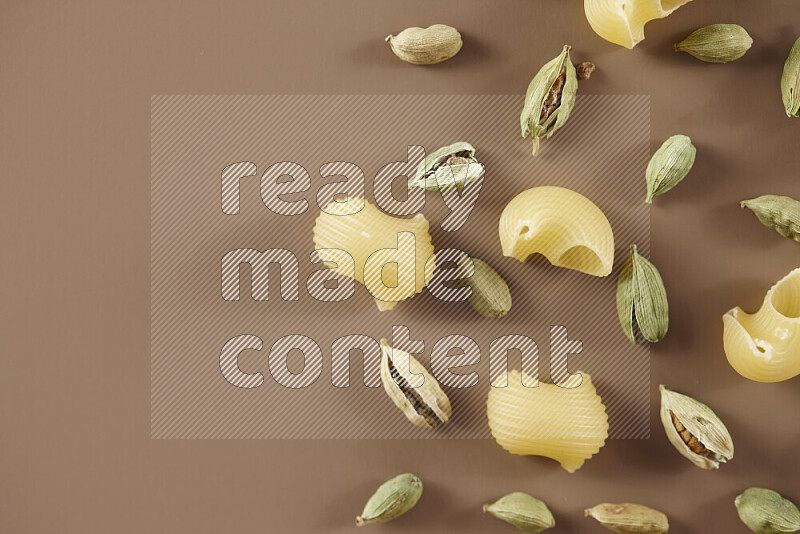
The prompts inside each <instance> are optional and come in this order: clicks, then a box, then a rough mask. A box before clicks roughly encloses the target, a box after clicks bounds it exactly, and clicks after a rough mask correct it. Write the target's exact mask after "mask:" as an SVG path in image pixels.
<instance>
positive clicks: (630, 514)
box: [584, 502, 669, 534]
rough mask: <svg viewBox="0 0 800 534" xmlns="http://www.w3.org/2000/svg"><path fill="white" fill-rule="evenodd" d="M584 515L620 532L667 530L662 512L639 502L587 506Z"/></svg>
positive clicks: (639, 533) (637, 533)
mask: <svg viewBox="0 0 800 534" xmlns="http://www.w3.org/2000/svg"><path fill="white" fill-rule="evenodd" d="M584 515H585V516H586V517H593V518H594V519H596V520H597V522H598V523H600V524H601V525H603V526H604V527H606V528H607V529H608V530H612V531H614V532H618V533H620V534H663V533H665V532H667V531H668V530H669V520H668V519H667V516H666V515H664V513H663V512H659V511H658V510H654V509H653V508H648V507H647V506H643V505H641V504H632V503H628V502H624V503H620V504H613V503H603V504H598V505H597V506H595V507H593V508H588V509H587V510H585V511H584Z"/></svg>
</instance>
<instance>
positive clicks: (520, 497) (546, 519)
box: [483, 491, 556, 532]
mask: <svg viewBox="0 0 800 534" xmlns="http://www.w3.org/2000/svg"><path fill="white" fill-rule="evenodd" d="M483 511H484V512H486V513H489V514H491V515H493V516H495V517H496V518H497V519H500V520H503V521H505V522H506V523H509V524H511V525H514V526H515V527H517V528H518V529H519V530H521V531H522V532H541V531H543V530H547V529H548V528H552V527H554V526H555V524H556V520H555V518H554V517H553V514H552V513H550V510H549V509H548V508H547V505H546V504H545V503H543V502H542V501H540V500H539V499H537V498H535V497H531V496H530V495H528V494H527V493H522V492H519V491H517V492H514V493H509V494H508V495H506V496H505V497H501V498H500V499H499V500H498V501H497V502H495V503H492V504H487V505H484V507H483Z"/></svg>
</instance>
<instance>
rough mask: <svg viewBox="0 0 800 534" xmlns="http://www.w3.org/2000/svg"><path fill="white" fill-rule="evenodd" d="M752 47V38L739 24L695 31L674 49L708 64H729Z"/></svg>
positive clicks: (716, 25)
mask: <svg viewBox="0 0 800 534" xmlns="http://www.w3.org/2000/svg"><path fill="white" fill-rule="evenodd" d="M751 46H753V39H752V37H750V34H748V33H747V30H745V29H744V28H742V27H741V26H739V25H738V24H712V25H710V26H705V27H704V28H700V29H699V30H695V31H693V32H692V33H690V34H689V35H688V36H686V37H685V38H684V39H683V40H682V41H679V42H677V43H675V44H674V45H672V48H673V49H674V50H675V51H676V52H686V53H687V54H689V55H692V56H694V57H696V58H697V59H699V60H702V61H706V62H708V63H727V62H729V61H734V60H736V59H739V58H740V57H742V56H743V55H745V53H746V52H747V51H748V50H750V47H751Z"/></svg>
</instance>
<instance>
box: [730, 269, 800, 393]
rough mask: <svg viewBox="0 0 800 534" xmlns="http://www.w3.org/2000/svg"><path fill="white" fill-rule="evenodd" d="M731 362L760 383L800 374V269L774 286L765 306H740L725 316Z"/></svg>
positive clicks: (734, 366)
mask: <svg viewBox="0 0 800 534" xmlns="http://www.w3.org/2000/svg"><path fill="white" fill-rule="evenodd" d="M722 322H723V325H724V334H723V342H724V346H725V355H726V356H727V357H728V362H730V364H731V365H732V366H733V368H734V369H736V372H738V373H739V374H740V375H742V376H744V377H745V378H749V379H750V380H755V381H757V382H781V381H783V380H788V379H790V378H793V377H795V376H797V375H799V374H800V268H798V269H795V270H793V271H792V272H790V273H789V274H788V275H787V276H786V277H784V278H783V280H781V281H780V282H778V283H777V284H775V285H774V286H772V289H770V290H769V291H768V292H767V295H766V297H764V302H763V304H762V305H761V309H759V310H758V312H756V313H754V314H749V313H745V312H744V311H742V309H741V308H739V307H738V306H737V307H736V308H734V309H732V310H731V311H729V312H728V313H726V314H725V315H723V316H722Z"/></svg>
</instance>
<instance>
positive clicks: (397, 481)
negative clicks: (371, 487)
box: [356, 473, 422, 527]
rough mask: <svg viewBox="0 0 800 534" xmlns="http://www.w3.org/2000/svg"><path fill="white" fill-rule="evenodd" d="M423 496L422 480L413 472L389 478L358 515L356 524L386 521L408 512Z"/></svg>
mask: <svg viewBox="0 0 800 534" xmlns="http://www.w3.org/2000/svg"><path fill="white" fill-rule="evenodd" d="M421 496H422V481H421V480H420V479H419V478H417V477H416V476H415V475H413V474H411V473H404V474H402V475H397V476H396V477H394V478H392V479H390V480H387V481H386V482H384V483H383V484H381V486H380V487H379V488H378V490H377V491H376V492H375V494H374V495H372V497H370V498H369V500H368V501H367V504H366V506H364V511H363V512H361V515H360V516H358V517H356V526H359V527H360V526H363V525H366V524H368V523H385V522H387V521H391V520H392V519H395V518H396V517H399V516H401V515H403V514H404V513H406V512H408V511H409V510H411V509H412V508H414V505H415V504H417V501H419V498H420V497H421Z"/></svg>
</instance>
